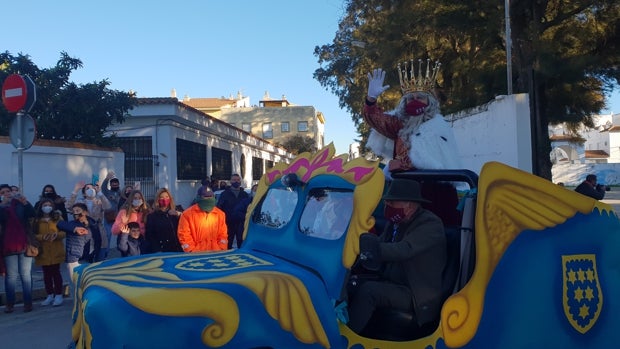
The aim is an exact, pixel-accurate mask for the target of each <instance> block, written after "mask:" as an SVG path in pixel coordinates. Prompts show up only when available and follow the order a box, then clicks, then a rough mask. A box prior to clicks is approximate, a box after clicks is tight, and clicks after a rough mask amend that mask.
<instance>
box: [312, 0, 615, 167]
mask: <svg viewBox="0 0 620 349" xmlns="http://www.w3.org/2000/svg"><path fill="white" fill-rule="evenodd" d="M511 3H512V4H511V17H512V18H513V20H512V21H511V22H512V23H511V27H512V35H511V38H512V40H511V41H512V43H513V45H512V47H513V53H514V54H513V59H512V63H513V64H512V65H513V76H514V79H513V80H514V81H513V82H511V83H513V85H514V86H513V87H515V91H514V92H515V93H522V92H527V93H530V100H531V115H532V118H533V120H532V127H533V134H534V135H535V138H534V140H535V142H533V143H534V145H535V151H536V153H535V154H538V155H537V156H536V158H535V159H534V160H535V162H536V163H535V166H534V167H535V173H536V174H538V175H541V176H542V177H545V178H550V177H551V170H550V168H551V163H550V159H549V153H550V142H549V138H548V134H547V125H548V124H549V123H560V122H569V123H571V125H573V126H576V125H579V124H582V123H583V124H586V125H590V124H591V122H592V120H591V115H592V114H595V113H598V112H600V110H601V109H602V108H604V106H605V104H604V102H605V98H606V96H607V95H608V94H609V92H610V91H611V89H612V87H613V85H614V84H617V83H618V81H619V70H618V63H619V55H618V47H617V46H618V42H619V41H620V38H619V37H618V36H619V35H620V30H619V26H618V21H619V20H618V18H620V16H619V14H620V13H619V11H620V3H618V2H617V1H615V0H599V1H581V0H563V1H562V0H556V1H545V0H543V1H540V0H537V1H534V0H513V1H511ZM504 20H505V15H504V7H503V3H501V2H491V1H461V0H437V1H414V0H404V1H393V0H392V1H390V0H348V1H347V2H346V13H345V15H344V16H343V18H342V19H341V21H340V24H339V29H338V31H337V32H336V35H335V38H334V40H333V42H332V43H331V44H327V45H323V46H320V47H316V48H315V55H316V56H317V57H318V63H319V66H320V67H319V68H318V69H316V70H315V72H314V77H315V79H316V80H318V81H319V82H320V83H321V85H322V86H324V87H325V88H327V89H328V90H330V91H331V92H332V93H334V94H335V95H336V96H338V97H339V101H340V106H341V107H342V108H345V109H347V110H348V111H350V112H351V117H352V119H353V121H354V122H355V124H356V126H357V129H358V132H359V134H360V135H361V136H362V139H361V144H362V147H364V146H365V140H366V137H367V134H368V132H369V129H368V126H367V125H365V124H364V123H363V122H362V118H361V110H362V106H363V102H364V97H365V94H366V88H367V78H366V74H367V73H368V72H369V71H370V70H371V69H373V68H378V67H382V68H384V69H387V70H388V75H387V77H386V83H387V84H389V85H390V86H391V88H390V89H389V90H388V91H386V93H385V94H384V95H382V98H381V99H380V100H379V103H380V104H381V105H382V106H383V107H385V108H386V109H390V108H391V107H394V106H395V105H396V103H397V100H398V99H399V98H400V91H399V82H398V76H397V74H396V73H395V70H394V69H392V70H390V69H389V68H394V67H395V66H396V65H397V63H399V62H404V61H406V60H409V59H411V58H414V59H418V58H422V59H426V58H429V57H430V58H432V59H434V60H435V59H436V60H439V61H440V62H441V63H442V68H441V71H440V79H439V86H440V90H439V92H440V96H441V99H442V102H443V103H442V112H443V113H445V114H447V113H451V112H455V111H458V110H462V109H466V108H469V107H473V106H476V105H480V104H483V103H486V102H488V101H489V100H491V99H493V98H494V97H495V96H496V95H501V94H506V91H507V83H506V66H507V65H506V40H505V32H504V28H505V22H504ZM537 110H538V111H539V112H538V113H535V111H537Z"/></svg>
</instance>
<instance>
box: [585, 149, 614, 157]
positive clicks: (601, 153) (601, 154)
mask: <svg viewBox="0 0 620 349" xmlns="http://www.w3.org/2000/svg"><path fill="white" fill-rule="evenodd" d="M608 157H609V154H607V152H606V151H604V150H586V159H602V158H608Z"/></svg>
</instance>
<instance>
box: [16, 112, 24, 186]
mask: <svg viewBox="0 0 620 349" xmlns="http://www.w3.org/2000/svg"><path fill="white" fill-rule="evenodd" d="M22 116H24V112H23V111H22V110H20V111H18V112H17V114H16V115H15V117H16V118H17V120H15V121H16V122H17V130H18V132H17V134H18V135H19V136H18V137H17V177H18V181H19V190H20V191H21V192H22V193H24V145H23V144H24V143H23V142H24V140H23V139H22V135H23V134H24V132H23V130H22V128H23V127H24V125H23V124H22Z"/></svg>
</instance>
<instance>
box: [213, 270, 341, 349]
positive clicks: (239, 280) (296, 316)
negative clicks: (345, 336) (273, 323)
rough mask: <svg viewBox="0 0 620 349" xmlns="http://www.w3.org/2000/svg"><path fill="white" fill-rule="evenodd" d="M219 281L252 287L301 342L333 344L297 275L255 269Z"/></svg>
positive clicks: (286, 328)
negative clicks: (330, 342) (328, 338)
mask: <svg viewBox="0 0 620 349" xmlns="http://www.w3.org/2000/svg"><path fill="white" fill-rule="evenodd" d="M214 281H215V280H214ZM217 281H218V282H229V283H235V284H239V285H243V286H245V287H247V288H248V289H250V290H251V291H252V292H254V293H255V294H256V296H258V298H259V299H260V300H261V302H262V303H263V306H264V307H265V310H266V311H267V312H268V313H269V315H270V316H271V317H273V318H274V319H276V320H277V321H278V322H279V323H280V326H282V328H283V329H284V330H285V331H289V332H291V333H293V335H294V336H295V338H297V339H299V340H300V341H301V342H303V343H307V344H311V343H320V344H321V345H322V346H324V347H326V348H329V347H330V345H329V341H328V340H327V335H326V333H325V330H324V329H323V324H321V320H320V319H319V316H318V315H317V313H316V311H315V310H314V306H313V304H312V300H311V299H310V295H309V294H308V290H307V289H306V286H305V285H304V284H303V283H302V282H301V281H300V280H299V279H298V278H296V277H294V276H292V275H288V274H284V273H280V272H273V271H256V272H249V273H242V274H234V275H231V276H228V277H225V278H221V279H219V280H217Z"/></svg>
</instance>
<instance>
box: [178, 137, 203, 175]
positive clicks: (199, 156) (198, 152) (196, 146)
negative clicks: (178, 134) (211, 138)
mask: <svg viewBox="0 0 620 349" xmlns="http://www.w3.org/2000/svg"><path fill="white" fill-rule="evenodd" d="M206 174H207V146H206V145H204V144H200V143H195V142H190V141H186V140H183V139H178V138H177V178H178V179H180V180H183V179H184V180H201V179H203V178H204V177H205V175H206Z"/></svg>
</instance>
